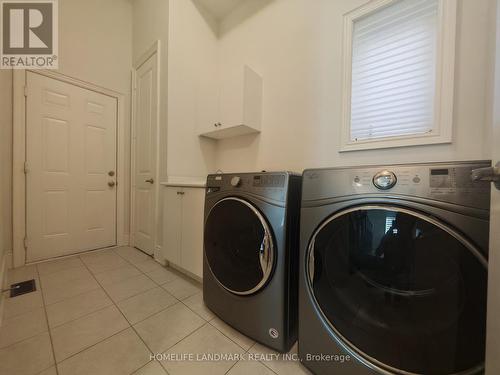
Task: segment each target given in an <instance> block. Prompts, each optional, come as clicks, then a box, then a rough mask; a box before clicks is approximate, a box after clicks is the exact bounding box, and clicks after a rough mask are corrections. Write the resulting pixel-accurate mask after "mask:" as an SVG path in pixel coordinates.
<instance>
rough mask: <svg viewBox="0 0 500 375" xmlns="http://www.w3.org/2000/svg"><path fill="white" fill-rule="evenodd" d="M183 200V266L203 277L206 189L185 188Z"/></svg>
mask: <svg viewBox="0 0 500 375" xmlns="http://www.w3.org/2000/svg"><path fill="white" fill-rule="evenodd" d="M184 193H185V194H184V196H183V199H182V250H181V266H182V268H184V269H185V270H186V271H189V272H191V273H193V274H195V275H196V276H199V277H202V276H203V209H204V205H205V189H202V188H184Z"/></svg>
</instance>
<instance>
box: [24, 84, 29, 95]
mask: <svg viewBox="0 0 500 375" xmlns="http://www.w3.org/2000/svg"><path fill="white" fill-rule="evenodd" d="M24 96H26V97H27V96H28V86H24Z"/></svg>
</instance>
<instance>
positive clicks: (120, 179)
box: [12, 70, 128, 267]
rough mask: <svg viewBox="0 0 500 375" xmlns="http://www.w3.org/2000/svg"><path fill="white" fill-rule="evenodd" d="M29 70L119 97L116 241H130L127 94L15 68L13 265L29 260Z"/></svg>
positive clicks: (68, 78) (17, 265) (63, 77)
mask: <svg viewBox="0 0 500 375" xmlns="http://www.w3.org/2000/svg"><path fill="white" fill-rule="evenodd" d="M28 72H31V73H34V74H39V75H42V76H45V77H48V78H52V79H56V80H58V81H61V82H65V83H68V84H71V85H74V86H78V87H81V88H83V89H87V90H91V91H94V92H97V93H100V94H104V95H107V96H110V97H112V98H115V99H116V100H117V114H116V119H117V123H116V127H117V129H116V130H117V133H116V134H117V140H116V148H117V154H116V165H117V169H116V178H117V186H116V242H117V243H116V244H117V245H118V246H123V245H127V244H128V240H127V238H126V236H125V217H124V212H125V189H124V188H125V181H126V179H125V173H126V172H127V171H126V170H125V148H126V146H127V145H126V139H125V121H124V119H125V95H124V94H122V93H119V92H116V91H113V90H109V89H106V88H104V87H100V86H97V85H94V84H92V83H89V82H85V81H81V80H78V79H76V78H72V77H69V76H66V75H63V74H61V73H57V72H54V71H51V70H14V75H13V81H14V82H13V84H14V94H13V155H12V159H13V170H12V195H13V196H12V211H13V212H12V215H13V223H12V224H13V228H12V229H13V239H12V240H13V251H12V258H13V260H12V263H13V266H14V267H20V266H23V265H25V264H26V248H25V244H24V242H25V238H26V174H25V171H24V165H25V162H26V95H25V87H26V81H27V74H28Z"/></svg>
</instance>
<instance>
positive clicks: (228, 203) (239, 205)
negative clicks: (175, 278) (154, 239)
mask: <svg viewBox="0 0 500 375" xmlns="http://www.w3.org/2000/svg"><path fill="white" fill-rule="evenodd" d="M204 244H205V256H206V258H207V262H208V265H209V267H210V270H211V271H212V274H213V275H214V276H215V278H216V279H217V281H218V282H219V283H220V284H221V285H222V286H223V287H224V288H226V289H227V290H228V291H230V292H232V293H235V294H240V295H247V294H252V293H255V292H257V291H258V290H260V289H261V288H262V287H264V285H265V284H266V282H267V281H268V280H269V278H270V277H271V271H272V266H273V260H274V250H273V249H274V246H273V241H272V236H271V231H270V229H269V226H268V225H267V222H266V220H265V219H264V217H263V216H262V214H261V213H260V212H259V210H257V209H256V208H255V207H254V206H253V205H252V204H250V203H249V202H247V201H245V200H243V199H240V198H235V197H229V198H224V199H221V200H220V201H219V202H217V203H216V204H215V205H214V206H213V207H212V209H211V210H210V212H209V214H208V217H207V220H206V222H205V237H204Z"/></svg>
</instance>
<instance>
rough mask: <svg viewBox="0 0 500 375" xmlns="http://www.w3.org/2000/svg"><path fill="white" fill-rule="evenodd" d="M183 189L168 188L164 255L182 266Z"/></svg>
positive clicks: (165, 209)
mask: <svg viewBox="0 0 500 375" xmlns="http://www.w3.org/2000/svg"><path fill="white" fill-rule="evenodd" d="M180 193H182V188H177V187H167V188H165V191H164V194H165V195H164V200H163V202H164V203H163V223H164V224H163V255H164V257H165V259H166V260H167V261H168V262H172V263H174V264H175V265H178V266H180V265H181V224H182V195H181V194H180Z"/></svg>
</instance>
